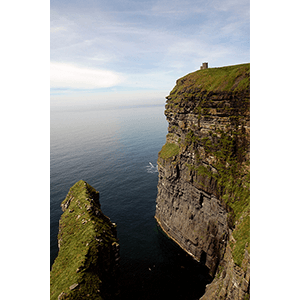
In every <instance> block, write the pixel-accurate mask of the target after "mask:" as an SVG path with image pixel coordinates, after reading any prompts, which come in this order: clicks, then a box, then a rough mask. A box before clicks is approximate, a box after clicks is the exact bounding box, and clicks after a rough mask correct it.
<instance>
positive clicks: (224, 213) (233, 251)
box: [155, 64, 250, 299]
mask: <svg viewBox="0 0 300 300" xmlns="http://www.w3.org/2000/svg"><path fill="white" fill-rule="evenodd" d="M249 106H250V64H245V65H236V66H229V67H223V68H214V69H206V70H199V71H196V72H194V73H191V74H188V75H186V76H185V77H183V78H181V79H179V80H178V81H177V82H176V86H175V87H174V89H173V90H172V91H171V93H170V95H169V96H168V97H167V103H166V110H165V115H166V118H167V121H168V122H169V127H168V135H167V138H166V144H165V145H164V146H163V148H162V150H161V151H160V153H159V157H158V170H159V182H158V195H157V200H156V202H157V204H156V213H155V218H156V220H157V222H158V224H159V225H160V226H161V228H162V229H163V230H164V231H165V233H166V234H167V235H168V236H169V237H171V238H172V239H173V240H174V241H175V242H176V243H178V244H179V245H180V246H181V247H182V248H183V249H184V250H185V251H186V252H188V253H189V254H190V255H191V256H193V257H194V258H195V259H196V260H198V261H199V262H200V263H203V264H204V265H206V266H207V267H208V269H209V273H210V275H211V276H215V279H214V281H213V282H212V283H211V284H210V285H209V286H208V287H207V292H206V294H205V295H209V296H205V295H204V298H203V299H243V297H247V295H249V282H250V254H249V253H250V195H249V181H250V175H249V172H250V171H249V169H250V163H249V162H250V147H249V145H250V109H249ZM216 275H218V278H217V276H216ZM212 291H214V292H212Z"/></svg>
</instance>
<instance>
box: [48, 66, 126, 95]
mask: <svg viewBox="0 0 300 300" xmlns="http://www.w3.org/2000/svg"><path fill="white" fill-rule="evenodd" d="M122 81H123V77H122V76H121V75H120V74H118V73H116V72H112V71H109V70H100V69H92V68H85V67H78V66H75V65H73V64H66V63H57V62H51V63H50V86H51V88H72V89H97V88H107V87H112V86H115V85H117V84H119V83H120V82H122Z"/></svg>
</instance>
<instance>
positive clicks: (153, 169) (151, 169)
mask: <svg viewBox="0 0 300 300" xmlns="http://www.w3.org/2000/svg"><path fill="white" fill-rule="evenodd" d="M146 170H147V173H157V172H158V166H157V165H156V166H153V164H152V163H151V162H149V166H146Z"/></svg>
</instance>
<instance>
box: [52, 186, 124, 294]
mask: <svg viewBox="0 0 300 300" xmlns="http://www.w3.org/2000/svg"><path fill="white" fill-rule="evenodd" d="M61 207H62V210H63V212H64V213H63V214H62V216H61V218H60V221H59V233H58V247H59V253H58V256H57V258H56V259H55V261H54V264H53V266H52V269H51V272H50V299H53V300H54V299H55V300H57V299H59V300H60V299H113V298H114V297H115V296H116V294H118V283H117V281H118V272H119V258H120V255H119V244H118V239H117V232H116V225H115V224H114V223H112V222H111V221H110V219H109V218H108V217H106V216H105V215H104V214H103V213H102V211H101V209H100V202H99V192H98V191H96V190H95V189H94V188H93V187H92V186H90V185H89V184H88V183H86V182H85V181H83V180H80V181H78V182H77V183H75V184H74V185H73V186H72V187H71V188H70V190H69V192H68V194H67V196H66V198H65V200H64V201H63V202H62V204H61Z"/></svg>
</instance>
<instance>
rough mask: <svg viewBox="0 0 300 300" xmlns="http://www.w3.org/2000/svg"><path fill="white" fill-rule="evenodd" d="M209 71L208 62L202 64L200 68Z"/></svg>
mask: <svg viewBox="0 0 300 300" xmlns="http://www.w3.org/2000/svg"><path fill="white" fill-rule="evenodd" d="M204 69H208V62H204V63H202V66H201V67H200V70H204Z"/></svg>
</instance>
